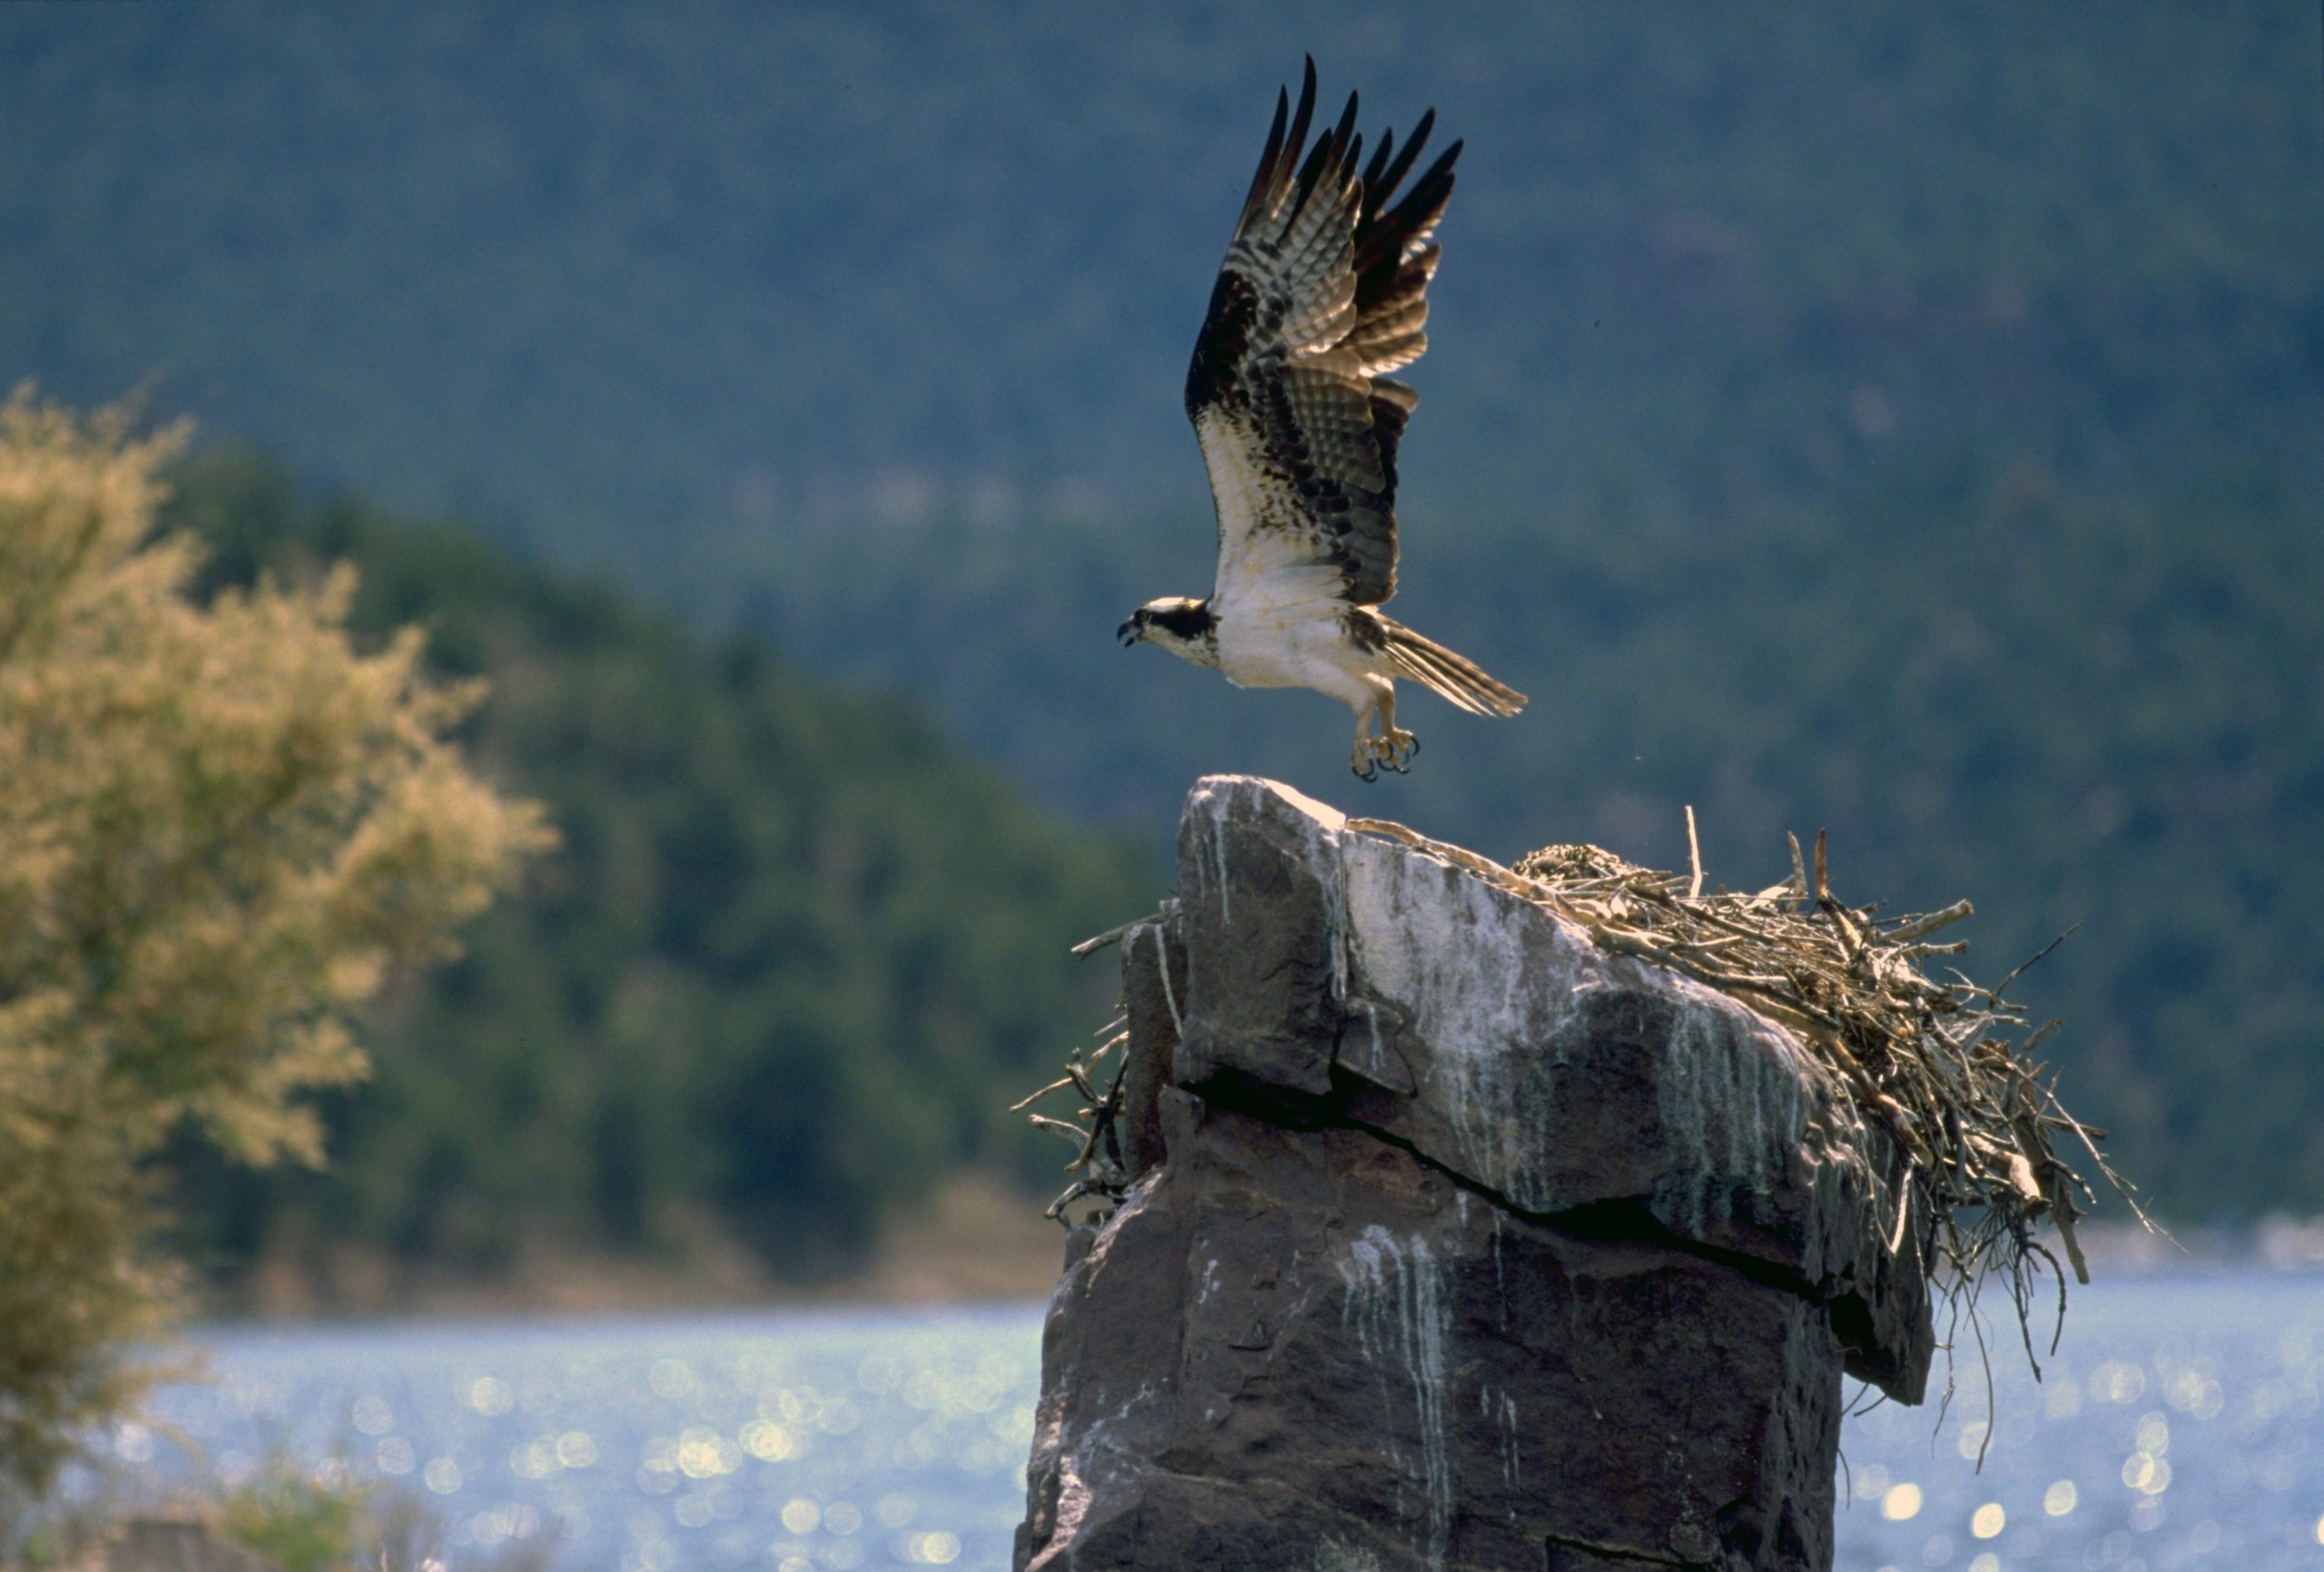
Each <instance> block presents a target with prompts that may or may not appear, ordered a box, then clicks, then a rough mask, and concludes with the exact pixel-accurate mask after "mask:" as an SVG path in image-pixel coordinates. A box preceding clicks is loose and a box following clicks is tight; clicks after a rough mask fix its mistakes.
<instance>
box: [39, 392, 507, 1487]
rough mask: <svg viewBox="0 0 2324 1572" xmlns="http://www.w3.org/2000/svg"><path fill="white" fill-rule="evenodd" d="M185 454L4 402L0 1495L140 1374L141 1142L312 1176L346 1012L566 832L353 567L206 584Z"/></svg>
mask: <svg viewBox="0 0 2324 1572" xmlns="http://www.w3.org/2000/svg"><path fill="white" fill-rule="evenodd" d="M172 447H174V443H173V441H172V440H171V439H170V438H167V437H164V438H160V439H143V440H140V439H134V438H133V437H131V436H130V435H129V434H128V432H127V430H126V428H125V426H124V423H123V421H122V420H121V419H119V418H116V417H111V416H108V417H103V418H98V419H96V420H94V421H84V420H81V419H78V418H74V416H72V415H69V414H67V413H64V412H63V411H61V410H57V409H54V408H44V407H43V406H41V405H38V404H36V403H34V402H33V401H32V400H31V399H30V398H29V397H27V396H25V395H22V394H20V395H18V396H17V397H16V398H13V399H12V400H10V401H9V402H8V403H7V404H6V406H5V408H0V781H5V783H6V789H5V791H0V1510H5V1508H6V1507H7V1504H8V1503H9V1502H10V1501H11V1500H12V1499H13V1500H15V1501H19V1502H21V1501H22V1500H24V1499H25V1498H26V1497H28V1496H29V1495H31V1494H33V1493H35V1492H37V1491H38V1490H40V1489H41V1488H43V1487H44V1485H45V1484H46V1483H47V1482H48V1481H49V1480H50V1479H51V1478H52V1477H53V1476H54V1471H55V1469H57V1467H58V1466H59V1465H60V1464H61V1463H62V1462H63V1461H64V1459H66V1458H67V1457H68V1456H69V1455H70V1454H71V1450H72V1448H73V1447H74V1444H75V1441H76V1439H77V1438H78V1437H80V1436H81V1435H83V1434H84V1433H85V1431H86V1430H87V1427H89V1426H90V1425H91V1424H93V1423H94V1422H96V1421H99V1420H103V1419H104V1418H106V1417H107V1416H110V1415H113V1414H114V1413H117V1412H119V1411H121V1410H122V1409H123V1406H124V1405H125V1404H127V1403H128V1402H129V1401H131V1400H133V1397H134V1394H135V1392H136V1390H137V1388H138V1385H139V1380H140V1376H139V1371H137V1370H136V1369H135V1368H133V1366H132V1364H131V1363H130V1362H129V1361H128V1360H127V1358H126V1357H125V1355H124V1353H123V1349H124V1345H125V1344H126V1343H127V1342H128V1341H130V1340H132V1339H133V1338H136V1337H138V1336H140V1335H142V1334H144V1333H146V1332H148V1331H151V1330H152V1329H153V1327H154V1326H155V1324H156V1322H157V1321H158V1319H159V1318H160V1317H161V1315H162V1312H164V1310H165V1308H166V1306H167V1304H168V1302H169V1286H170V1276H171V1274H170V1272H169V1270H168V1267H167V1264H166V1263H164V1262H162V1261H161V1260H159V1259H157V1257H156V1255H155V1253H154V1252H153V1249H152V1248H151V1244H150V1238H151V1234H152V1232H153V1227H154V1224H155V1222H156V1216H155V1210H156V1209H155V1196H154V1195H153V1187H152V1185H151V1184H149V1183H148V1182H147V1181H146V1179H145V1177H144V1174H145V1169H144V1166H143V1164H144V1161H145V1159H147V1158H148V1157H149V1156H150V1155H151V1154H153V1153H154V1152H155V1151H156V1150H157V1149H158V1148H159V1147H160V1146H161V1145H162V1143H163V1141H164V1140H165V1139H166V1138H167V1137H169V1136H170V1135H171V1134H172V1131H173V1130H175V1129H177V1128H178V1127H180V1126H181V1125H191V1126H192V1128H194V1129H195V1130H197V1131H198V1132H199V1133H200V1136H201V1138H202V1139H203V1140H206V1141H207V1142H209V1143H211V1144H212V1145H214V1146H216V1147H217V1148H218V1149H220V1150H221V1151H222V1152H224V1153H226V1154H229V1155H231V1157H232V1158H233V1159H235V1160H237V1161H239V1162H241V1163H244V1164H269V1163H272V1162H275V1161H277V1160H278V1159H280V1158H282V1157H286V1156H287V1157H291V1158H296V1159H300V1160H303V1161H308V1162H312V1161H316V1160H318V1159H319V1158H320V1154H321V1149H322V1145H321V1140H320V1135H321V1130H320V1125H319V1124H318V1122H317V1120H316V1117H315V1115H314V1113H313V1111H312V1109H311V1107H310V1105H309V1104H308V1103H307V1102H306V1101H305V1100H304V1099H303V1097H302V1095H301V1094H303V1093H306V1092H309V1091H310V1090H312V1089H314V1088H318V1087H324V1086H341V1085H345V1084H346V1083H348V1082H350V1081H352V1080H354V1079H356V1078H357V1077H359V1076H361V1075H362V1074H363V1073H364V1069H365V1058H364V1055H363V1053H362V1051H361V1050H360V1049H359V1047H358V1046H356V1043H355V1040H354V1037H353V1035H352V1033H351V1030H350V1022H351V1019H352V1017H353V1016H354V1014H355V1012H356V1011H357V1010H359V1008H360V1007H362V1006H363V1005H364V1004H365V1003H366V1002H367V1001H368V1000H369V999H370V998H371V997H373V996H374V995H375V994H376V993H377V992H378V991H379V988H380V986H381V984H382V982H383V981H384V980H385V978H386V977H387V975H388V971H389V968H390V967H391V966H393V965H395V964H397V963H399V962H410V961H421V960H433V959H440V958H444V957H446V956H447V955H448V954H449V953H451V943H450V935H451V933H452V931H453V929H454V928H457V927H458V925H459V924H460V923H461V922H463V921H464V920H465V919H468V918H470V917H472V916H474V915H475V914H476V913H478V911H480V910H482V909H484V908H485V907H486V905H487V904H488V903H489V902H490V901H491V899H493V897H494V896H495V895H496V894H497V893H498V892H500V891H501V890H503V889H506V888H507V886H508V885H509V884H510V882H511V880H512V879H513V876H514V874H515V872H516V870H517V867H518V866H519V864H520V863H521V862H522V860H524V858H525V856H526V855H527V853H528V852H531V851H533V850H537V848H539V847H540V846H542V845H543V844H544V842H545V840H547V832H546V831H545V830H544V828H543V824H542V820H541V817H540V815H539V812H538V811H537V809H536V808H535V807H534V806H533V805H531V804H529V803H524V802H519V801H511V800H508V799H506V798H503V797H501V796H499V795H497V794H496V793H495V792H494V791H491V790H490V789H489V788H488V787H487V786H486V785H485V784H483V783H482V782H481V781H478V779H477V778H476V777H475V776H474V775H472V774H471V773H470V772H469V771H468V767H467V765H466V764H465V763H464V762H463V761H462V759H461V757H460V755H459V753H458V752H457V751H456V750H455V749H454V748H453V747H451V746H450V745H449V744H448V742H446V740H445V739H446V734H447V732H448V731H449V729H450V728H451V727H453V726H454V725H455V724H456V723H457V722H458V720H459V719H460V717H461V716H462V715H463V714H464V713H465V712H467V711H468V709H469V708H470V706H471V705H472V704H473V703H474V702H475V699H476V696H477V695H476V691H475V689H474V688H473V686H471V685H467V684H458V683H444V682H442V681H439V680H438V679H437V678H436V677H435V676H433V675H431V674H430V673H428V671H427V669H426V668H425V667H424V665H423V664H422V662H421V658H420V656H421V640H420V636H419V634H418V633H417V632H415V631H406V632H404V633H402V634H398V635H397V636H395V637H394V638H392V639H390V640H389V641H388V643H387V644H385V645H384V646H383V647H381V648H379V649H378V650H377V651H375V652H373V653H359V651H358V650H357V649H356V648H355V647H354V645H353V644H350V640H349V638H348V634H347V631H346V627H345V622H346V616H347V610H348V606H349V604H350V599H351V598H352V596H353V594H354V593H355V586H354V583H353V580H352V577H351V576H350V575H348V574H346V573H343V572H342V573H335V574H332V575H329V576H328V577H326V578H325V579H323V580H322V581H321V582H320V584H318V585H314V586H312V587H309V588H284V587H281V586H279V585H273V584H270V583H261V584H259V585H255V586H254V587H252V588H251V589H249V590H247V591H232V592H229V593H225V594H219V595H216V596H215V597H214V598H212V599H210V600H209V601H208V603H207V604H201V603H199V602H197V601H196V600H195V599H193V598H192V597H191V596H190V594H189V593H188V592H189V590H190V588H191V586H192V585H193V583H194V580H195V576H196V574H197V572H198V570H199V565H200V563H201V555H202V554H201V551H200V549H199V547H198V546H197V545H195V543H194V542H193V541H192V539H191V538H190V537H189V536H187V535H184V534H182V533H174V534H165V535H159V536H158V537H157V536H156V535H155V527H154V526H155V515H156V508H157V506H158V504H159V501H160V487H159V485H158V483H157V479H156V472H157V468H158V467H159V466H160V465H161V464H162V461H163V460H164V459H165V458H166V457H168V456H169V454H170V452H171V450H172ZM0 1521H5V1518H0Z"/></svg>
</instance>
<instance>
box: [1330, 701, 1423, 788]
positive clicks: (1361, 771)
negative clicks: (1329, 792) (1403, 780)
mask: <svg viewBox="0 0 2324 1572" xmlns="http://www.w3.org/2000/svg"><path fill="white" fill-rule="evenodd" d="M1364 691H1365V693H1367V694H1369V695H1370V696H1369V697H1368V698H1367V699H1366V700H1365V701H1364V702H1362V703H1358V704H1353V705H1350V706H1349V707H1350V708H1351V709H1353V710H1354V712H1355V743H1354V747H1353V748H1352V749H1350V751H1349V752H1348V760H1347V767H1348V768H1349V769H1350V770H1353V771H1355V778H1356V779H1357V780H1359V781H1374V780H1377V779H1379V775H1380V768H1379V767H1380V766H1381V765H1383V764H1385V765H1386V766H1387V767H1388V768H1389V769H1391V770H1393V771H1395V772H1396V773H1397V774H1399V775H1401V774H1403V772H1404V767H1405V766H1406V765H1407V764H1409V763H1411V762H1412V757H1413V754H1414V753H1417V752H1420V739H1419V738H1417V737H1415V736H1413V734H1412V733H1411V732H1400V731H1398V730H1397V729H1396V685H1395V684H1394V683H1392V682H1390V681H1389V680H1388V679H1387V678H1385V677H1380V676H1366V677H1365V678H1364ZM1375 728H1376V729H1375Z"/></svg>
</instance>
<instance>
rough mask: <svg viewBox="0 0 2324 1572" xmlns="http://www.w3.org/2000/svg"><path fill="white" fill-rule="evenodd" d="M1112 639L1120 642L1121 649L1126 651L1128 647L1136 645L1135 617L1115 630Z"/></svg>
mask: <svg viewBox="0 0 2324 1572" xmlns="http://www.w3.org/2000/svg"><path fill="white" fill-rule="evenodd" d="M1114 637H1116V638H1118V639H1119V640H1121V642H1122V648H1124V649H1128V648H1129V647H1130V645H1132V644H1136V643H1137V618H1136V617H1132V618H1130V620H1129V621H1128V622H1126V623H1124V624H1122V625H1121V626H1119V627H1118V628H1116V629H1115V630H1114Z"/></svg>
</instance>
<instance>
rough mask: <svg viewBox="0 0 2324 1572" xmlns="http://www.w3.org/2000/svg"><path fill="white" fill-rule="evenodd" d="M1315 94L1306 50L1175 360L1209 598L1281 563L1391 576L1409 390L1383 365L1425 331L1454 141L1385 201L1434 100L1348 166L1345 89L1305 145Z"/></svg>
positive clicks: (1350, 136)
mask: <svg viewBox="0 0 2324 1572" xmlns="http://www.w3.org/2000/svg"><path fill="white" fill-rule="evenodd" d="M1355 112H1356V100H1355V97H1354V94H1350V95H1349V98H1348V101H1347V108H1346V111H1345V112H1344V113H1343V114H1342V115H1341V116H1340V120H1339V123H1338V124H1337V126H1335V127H1334V128H1333V129H1332V130H1330V131H1329V132H1327V133H1325V134H1324V135H1323V136H1322V137H1320V138H1319V139H1318V140H1317V141H1316V142H1315V144H1314V145H1313V147H1309V146H1308V145H1307V136H1308V132H1309V130H1310V128H1311V124H1312V122H1313V120H1314V115H1315V62H1314V61H1313V60H1312V59H1311V60H1310V61H1308V63H1307V69H1306V75H1305V81H1304V82H1303V84H1302V85H1301V88H1300V94H1299V106H1298V110H1297V112H1296V113H1293V112H1292V110H1291V106H1290V101H1289V94H1288V93H1285V94H1283V95H1281V96H1279V97H1278V98H1277V99H1276V101H1275V123H1274V124H1273V126H1272V127H1270V129H1269V130H1268V133H1267V142H1266V151H1265V152H1264V153H1262V154H1261V155H1260V159H1259V167H1258V172H1257V173H1256V175H1255V176H1254V177H1253V178H1252V182H1251V190H1250V194H1249V195H1248V196H1247V197H1246V199H1245V201H1244V204H1243V211H1242V215H1241V217H1240V218H1239V219H1238V220H1237V221H1236V228H1235V235H1234V239H1233V240H1232V241H1231V242H1230V243H1229V244H1228V246H1227V248H1226V261H1225V263H1224V265H1223V266H1222V267H1221V268H1220V270H1219V274H1218V281H1217V284H1216V286H1215V287H1214V288H1213V290H1212V291H1211V298H1210V309H1209V312H1208V314H1207V316H1206V318H1205V319H1204V322H1203V328H1202V334H1201V337H1200V338H1199V339H1197V340H1196V344H1195V353H1194V361H1193V364H1192V365H1191V366H1189V367H1188V368H1187V415H1188V416H1189V418H1192V420H1193V421H1194V426H1195V434H1196V437H1197V438H1198V439H1199V440H1200V442H1201V444H1202V450H1203V459H1204V462H1205V464H1206V467H1208V469H1209V472H1210V482H1211V492H1212V496H1213V497H1214V499H1215V500H1216V504H1217V507H1218V551H1219V568H1218V585H1217V589H1216V596H1215V598H1216V599H1218V600H1219V601H1221V602H1231V601H1232V600H1233V599H1234V598H1236V595H1237V594H1247V593H1249V586H1250V585H1253V584H1254V583H1256V582H1257V581H1260V580H1273V579H1275V578H1277V577H1279V576H1280V575H1291V576H1293V577H1295V578H1297V579H1303V580H1312V581H1313V582H1315V583H1318V584H1322V585H1326V586H1327V589H1328V594H1329V595H1330V598H1333V599H1336V600H1339V601H1343V602H1345V603H1348V604H1355V605H1378V604H1382V603H1384V602H1385V601H1386V600H1387V599H1388V598H1389V596H1391V595H1393V594H1395V591H1396V513H1395V503H1396V449H1397V446H1398V444H1399V442H1400V441H1401V440H1402V439H1403V433H1404V427H1405V425H1406V423H1407V421H1408V420H1409V419H1410V418H1411V416H1412V412H1413V408H1414V407H1415V406H1416V405H1417V404H1418V403H1419V395H1417V394H1415V393H1414V392H1413V390H1412V389H1411V388H1407V387H1405V386H1404V385H1403V383H1400V382H1393V381H1390V380H1388V379H1387V378H1385V376H1384V373H1386V372H1389V371H1393V370H1395V369H1396V368H1400V367H1403V366H1406V365H1409V364H1411V363H1412V362H1413V361H1414V360H1416V359H1420V357H1421V354H1422V352H1423V350H1425V349H1427V348H1428V335H1427V331H1426V328H1427V322H1428V299H1427V290H1428V281H1429V279H1430V278H1431V277H1432V276H1433V274H1434V273H1435V271H1436V263H1437V255H1438V252H1437V248H1436V246H1435V245H1434V244H1433V242H1432V241H1430V239H1429V235H1430V233H1431V231H1433V230H1434V228H1435V226H1436V221H1437V220H1438V219H1439V217H1441V216H1442V215H1443V211H1444V204H1445V201H1446V200H1447V199H1448V198H1449V197H1450V196H1451V194H1452V163H1453V161H1454V160H1455V159H1456V158H1458V157H1459V156H1460V152H1461V144H1460V143H1459V142H1454V143H1453V144H1452V146H1451V147H1449V148H1447V149H1445V151H1444V152H1443V153H1442V154H1441V155H1440V156H1439V157H1438V158H1437V159H1436V160H1435V162H1433V163H1431V164H1430V165H1429V166H1428V168H1427V169H1426V170H1425V171H1423V172H1422V174H1421V175H1420V177H1419V178H1418V179H1417V180H1415V181H1413V184H1412V186H1411V188H1410V189H1409V190H1408V191H1406V192H1404V194H1403V198H1402V199H1401V200H1394V199H1395V193H1396V190H1397V188H1398V187H1399V186H1400V185H1402V184H1403V182H1404V179H1405V177H1406V176H1407V175H1409V174H1410V173H1411V172H1412V169H1413V164H1414V162H1416V161H1417V159H1418V157H1419V154H1420V151H1421V148H1422V146H1423V144H1424V143H1425V142H1426V141H1427V139H1428V133H1429V132H1430V130H1431V129H1432V127H1433V124H1434V123H1435V113H1434V112H1433V111H1431V112H1430V113H1428V114H1427V115H1425V116H1423V118H1422V120H1421V122H1420V123H1419V125H1418V126H1416V127H1415V128H1414V129H1413V135H1412V137H1411V139H1410V140H1409V141H1407V142H1405V143H1404V144H1403V146H1402V147H1401V148H1399V147H1397V145H1396V142H1395V134H1394V133H1393V132H1390V133H1387V134H1385V135H1384V136H1383V137H1382V138H1381V140H1380V145H1379V147H1378V148H1377V149H1376V150H1375V151H1374V153H1373V157H1372V162H1371V163H1370V164H1369V165H1368V166H1364V167H1362V170H1361V172H1359V162H1358V161H1359V160H1360V158H1361V156H1362V153H1363V138H1361V137H1359V136H1357V135H1355V134H1354V130H1355ZM1301 569H1324V570H1328V571H1327V572H1324V573H1322V574H1315V575H1310V574H1305V573H1299V572H1298V571H1297V570H1301ZM1277 587H1278V588H1280V587H1283V586H1280V585H1278V586H1277Z"/></svg>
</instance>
